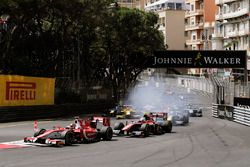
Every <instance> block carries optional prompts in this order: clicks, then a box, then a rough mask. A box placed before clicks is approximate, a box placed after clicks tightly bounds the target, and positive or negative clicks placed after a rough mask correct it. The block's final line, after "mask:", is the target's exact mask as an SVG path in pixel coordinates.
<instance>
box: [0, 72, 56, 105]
mask: <svg viewBox="0 0 250 167" xmlns="http://www.w3.org/2000/svg"><path fill="white" fill-rule="evenodd" d="M54 91H55V79H54V78H40V77H27V76H19V75H0V92H1V93H0V106H32V105H53V104H54V93H55V92H54Z"/></svg>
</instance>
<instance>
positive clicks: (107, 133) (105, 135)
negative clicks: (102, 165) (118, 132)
mask: <svg viewBox="0 0 250 167" xmlns="http://www.w3.org/2000/svg"><path fill="white" fill-rule="evenodd" d="M100 133H101V138H102V139H103V140H106V141H110V140H112V137H113V130H112V128H111V127H109V126H104V127H102V129H101V131H100Z"/></svg>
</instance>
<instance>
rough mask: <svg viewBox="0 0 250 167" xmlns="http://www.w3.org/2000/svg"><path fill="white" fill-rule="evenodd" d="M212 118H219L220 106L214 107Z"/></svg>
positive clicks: (214, 105) (215, 105)
mask: <svg viewBox="0 0 250 167" xmlns="http://www.w3.org/2000/svg"><path fill="white" fill-rule="evenodd" d="M212 116H213V117H215V118H218V104H214V103H213V105H212Z"/></svg>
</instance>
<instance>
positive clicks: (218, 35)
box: [212, 32, 223, 39]
mask: <svg viewBox="0 0 250 167" xmlns="http://www.w3.org/2000/svg"><path fill="white" fill-rule="evenodd" d="M212 38H213V39H215V38H223V34H222V33H219V32H216V33H214V34H212Z"/></svg>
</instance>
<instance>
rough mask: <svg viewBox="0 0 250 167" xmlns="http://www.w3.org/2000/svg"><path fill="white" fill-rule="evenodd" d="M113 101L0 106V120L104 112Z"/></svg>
mask: <svg viewBox="0 0 250 167" xmlns="http://www.w3.org/2000/svg"><path fill="white" fill-rule="evenodd" d="M112 106H113V103H99V104H64V105H48V106H19V107H14V106H13V107H0V122H11V121H24V120H34V119H42V118H55V117H64V116H76V115H81V114H91V113H106V111H107V109H108V108H111V107H112Z"/></svg>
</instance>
